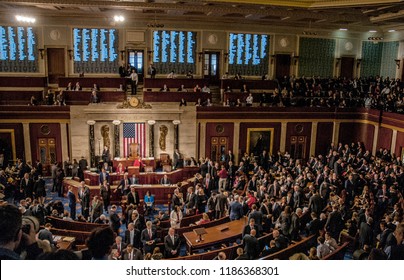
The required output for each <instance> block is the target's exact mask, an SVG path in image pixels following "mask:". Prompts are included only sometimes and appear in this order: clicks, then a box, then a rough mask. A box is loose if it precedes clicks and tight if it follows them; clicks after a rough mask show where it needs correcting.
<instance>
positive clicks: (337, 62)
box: [335, 57, 341, 67]
mask: <svg viewBox="0 0 404 280" xmlns="http://www.w3.org/2000/svg"><path fill="white" fill-rule="evenodd" d="M340 62H341V58H339V57H338V58H336V59H335V67H338V66H339V63H340Z"/></svg>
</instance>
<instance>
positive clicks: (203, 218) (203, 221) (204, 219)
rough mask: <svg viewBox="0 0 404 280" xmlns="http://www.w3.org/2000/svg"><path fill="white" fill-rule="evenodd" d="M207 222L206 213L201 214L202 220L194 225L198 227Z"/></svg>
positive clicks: (207, 216)
mask: <svg viewBox="0 0 404 280" xmlns="http://www.w3.org/2000/svg"><path fill="white" fill-rule="evenodd" d="M209 222H210V218H209V215H208V214H207V213H203V214H202V218H201V219H200V220H199V221H197V222H196V223H195V224H196V225H198V226H199V225H203V224H206V223H209Z"/></svg>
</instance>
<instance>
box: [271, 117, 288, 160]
mask: <svg viewBox="0 0 404 280" xmlns="http://www.w3.org/2000/svg"><path fill="white" fill-rule="evenodd" d="M287 126H288V123H287V122H282V124H281V144H280V151H281V152H285V149H286V129H287ZM277 152H278V151H275V152H274V151H273V153H274V154H276V153H277Z"/></svg>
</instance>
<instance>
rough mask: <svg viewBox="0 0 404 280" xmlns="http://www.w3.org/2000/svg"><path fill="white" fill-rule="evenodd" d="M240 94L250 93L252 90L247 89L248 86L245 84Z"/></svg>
mask: <svg viewBox="0 0 404 280" xmlns="http://www.w3.org/2000/svg"><path fill="white" fill-rule="evenodd" d="M240 92H242V93H250V89H249V88H248V87H247V84H243V86H242V87H241V89H240Z"/></svg>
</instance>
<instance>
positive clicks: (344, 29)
mask: <svg viewBox="0 0 404 280" xmlns="http://www.w3.org/2000/svg"><path fill="white" fill-rule="evenodd" d="M339 30H340V31H348V28H340V29H339Z"/></svg>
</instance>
